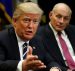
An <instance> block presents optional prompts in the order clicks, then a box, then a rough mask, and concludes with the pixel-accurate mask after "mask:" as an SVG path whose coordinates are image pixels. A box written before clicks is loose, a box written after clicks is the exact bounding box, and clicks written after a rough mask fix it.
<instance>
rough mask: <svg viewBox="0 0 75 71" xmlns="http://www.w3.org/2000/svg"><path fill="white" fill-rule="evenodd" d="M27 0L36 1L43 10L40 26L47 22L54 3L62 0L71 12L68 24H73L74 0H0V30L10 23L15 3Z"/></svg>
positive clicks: (74, 14) (74, 22)
mask: <svg viewBox="0 0 75 71" xmlns="http://www.w3.org/2000/svg"><path fill="white" fill-rule="evenodd" d="M27 1H28V2H30V1H32V2H34V3H38V5H39V6H40V7H41V8H42V10H43V11H44V14H43V16H42V20H41V22H40V25H41V26H42V25H46V24H47V23H48V22H49V17H48V14H49V12H50V11H51V10H52V8H53V6H54V5H55V4H56V3H59V2H64V3H66V4H68V5H69V6H70V8H71V9H72V12H73V13H72V18H71V21H70V24H73V25H74V26H75V21H74V17H75V10H74V0H0V30H3V29H6V28H8V26H9V25H10V24H11V22H12V15H13V11H14V9H15V7H16V5H17V4H19V3H21V2H27Z"/></svg>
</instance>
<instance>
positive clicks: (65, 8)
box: [52, 3, 72, 15]
mask: <svg viewBox="0 0 75 71" xmlns="http://www.w3.org/2000/svg"><path fill="white" fill-rule="evenodd" d="M61 9H62V10H63V11H66V12H67V13H68V14H70V15H71V14H72V11H71V9H70V7H69V6H68V5H67V4H65V3H57V4H56V5H55V6H54V7H53V9H52V11H54V12H56V11H57V10H61Z"/></svg>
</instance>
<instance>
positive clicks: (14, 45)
mask: <svg viewBox="0 0 75 71" xmlns="http://www.w3.org/2000/svg"><path fill="white" fill-rule="evenodd" d="M9 35H10V36H9V37H10V40H11V43H10V45H12V50H13V51H14V52H13V53H15V55H14V56H15V58H17V59H20V53H19V47H18V42H17V38H16V35H15V31H14V29H13V28H10V29H9Z"/></svg>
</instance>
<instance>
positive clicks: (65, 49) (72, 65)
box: [58, 34, 75, 70]
mask: <svg viewBox="0 0 75 71" xmlns="http://www.w3.org/2000/svg"><path fill="white" fill-rule="evenodd" d="M58 39H59V42H60V44H61V48H62V50H63V54H64V57H65V59H66V61H67V64H68V66H69V68H70V69H71V70H75V62H74V60H73V59H72V57H71V55H70V52H69V50H68V47H67V45H66V42H65V41H64V39H63V38H62V37H61V34H58Z"/></svg>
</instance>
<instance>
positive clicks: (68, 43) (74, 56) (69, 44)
mask: <svg viewBox="0 0 75 71" xmlns="http://www.w3.org/2000/svg"><path fill="white" fill-rule="evenodd" d="M49 25H50V27H51V29H52V31H53V33H54V36H55V38H56V40H57V43H58V46H59V49H60V51H61V54H62V56H63V58H64V60H65V63H66V59H65V57H64V54H63V51H62V48H61V44H60V42H59V39H58V35H57V32H56V31H55V30H54V28H53V27H52V25H51V23H49ZM61 32H62V34H61V37H62V38H63V39H64V41H65V42H66V44H67V46H68V50H69V52H70V54H71V56H72V58H73V60H74V61H75V54H74V51H73V48H72V45H71V43H70V41H69V38H68V36H67V34H66V33H65V31H64V30H63V31H61ZM66 64H67V63H66Z"/></svg>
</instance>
